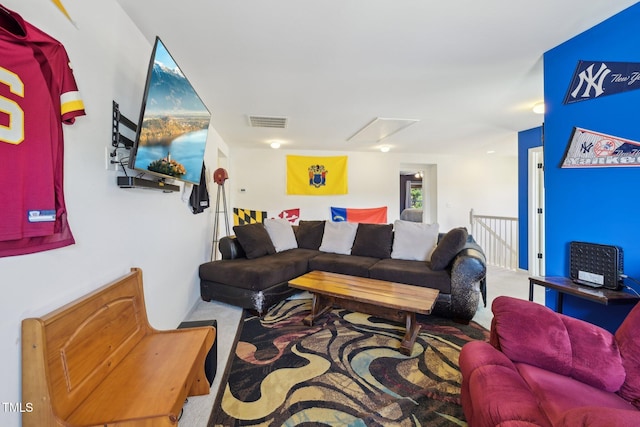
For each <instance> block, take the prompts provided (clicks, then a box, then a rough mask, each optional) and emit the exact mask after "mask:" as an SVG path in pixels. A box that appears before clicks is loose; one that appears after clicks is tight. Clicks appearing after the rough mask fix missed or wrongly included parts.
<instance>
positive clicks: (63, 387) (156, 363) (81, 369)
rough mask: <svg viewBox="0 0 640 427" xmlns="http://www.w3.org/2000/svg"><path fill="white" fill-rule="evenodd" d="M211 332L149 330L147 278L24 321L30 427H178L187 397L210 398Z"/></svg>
mask: <svg viewBox="0 0 640 427" xmlns="http://www.w3.org/2000/svg"><path fill="white" fill-rule="evenodd" d="M214 337H215V330H214V328H212V327H198V328H189V329H178V330H169V331H158V330H155V329H153V328H152V327H151V326H150V325H149V321H148V319H147V313H146V308H145V303H144V295H143V290H142V271H141V270H140V269H137V268H133V269H131V273H129V274H127V275H126V276H124V277H122V278H120V279H118V280H116V281H114V282H112V283H110V284H108V285H106V286H104V287H102V288H99V289H97V290H96V291H94V292H92V293H90V294H88V295H86V296H84V297H82V298H79V299H77V300H76V301H73V302H71V303H69V304H67V305H65V306H64V307H61V308H59V309H57V310H55V311H53V312H51V313H49V314H47V315H45V316H43V317H41V318H32V319H25V320H23V321H22V401H23V402H25V403H26V402H29V403H31V404H32V406H33V411H32V412H24V413H23V415H22V425H23V426H24V427H31V426H34V427H48V426H149V427H150V426H175V425H177V424H178V416H179V414H180V411H181V409H182V406H183V405H184V403H185V400H186V398H187V396H192V395H202V394H207V393H209V388H210V385H209V382H208V381H207V378H206V376H205V372H204V361H205V358H206V356H207V353H208V352H209V349H210V348H211V346H212V344H213V341H214Z"/></svg>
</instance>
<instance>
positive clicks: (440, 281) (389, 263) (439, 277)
mask: <svg viewBox="0 0 640 427" xmlns="http://www.w3.org/2000/svg"><path fill="white" fill-rule="evenodd" d="M369 277H371V278H372V279H380V280H386V281H388V282H398V283H406V284H408V285H416V286H424V287H426V288H433V289H438V290H439V291H440V292H441V293H443V294H450V293H451V277H450V276H449V273H448V272H447V271H446V270H441V271H433V270H432V269H431V268H430V267H429V264H427V263H426V262H422V261H410V260H405V259H383V260H380V261H378V262H377V263H375V264H374V265H373V266H372V267H371V268H370V269H369Z"/></svg>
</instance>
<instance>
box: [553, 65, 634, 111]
mask: <svg viewBox="0 0 640 427" xmlns="http://www.w3.org/2000/svg"><path fill="white" fill-rule="evenodd" d="M635 89H640V63H638V62H602V61H578V66H577V67H576V71H575V72H574V73H573V78H572V79H571V84H570V85H569V90H568V91H567V94H566V96H565V97H564V103H565V104H570V103H572V102H578V101H586V100H589V99H594V98H598V97H602V96H607V95H615V94H617V93H621V92H627V91H630V90H635Z"/></svg>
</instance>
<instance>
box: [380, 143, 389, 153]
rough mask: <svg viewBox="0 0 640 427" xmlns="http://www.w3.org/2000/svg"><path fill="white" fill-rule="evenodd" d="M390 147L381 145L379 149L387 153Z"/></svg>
mask: <svg viewBox="0 0 640 427" xmlns="http://www.w3.org/2000/svg"><path fill="white" fill-rule="evenodd" d="M390 149H391V147H389V146H388V145H383V146H382V147H380V151H382V152H383V153H388V152H389V150H390Z"/></svg>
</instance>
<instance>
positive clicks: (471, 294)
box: [450, 238, 487, 323]
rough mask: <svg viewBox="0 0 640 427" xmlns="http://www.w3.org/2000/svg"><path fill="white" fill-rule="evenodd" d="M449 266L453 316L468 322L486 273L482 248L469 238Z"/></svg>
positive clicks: (476, 303)
mask: <svg viewBox="0 0 640 427" xmlns="http://www.w3.org/2000/svg"><path fill="white" fill-rule="evenodd" d="M450 268H451V269H450V274H451V310H452V314H453V318H454V319H456V320H458V321H462V322H465V323H468V322H469V321H470V320H471V319H472V318H473V316H475V314H476V311H477V310H478V305H479V302H480V282H481V281H482V280H484V278H485V276H486V274H487V265H486V259H485V256H484V252H483V251H482V248H481V247H480V246H479V245H478V244H477V243H476V242H475V241H473V239H472V238H469V241H467V243H466V244H465V245H464V246H463V247H462V249H461V250H460V251H459V252H458V254H457V255H456V256H455V257H454V258H453V261H452V262H451V267H450Z"/></svg>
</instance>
